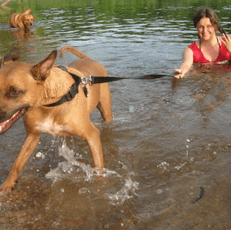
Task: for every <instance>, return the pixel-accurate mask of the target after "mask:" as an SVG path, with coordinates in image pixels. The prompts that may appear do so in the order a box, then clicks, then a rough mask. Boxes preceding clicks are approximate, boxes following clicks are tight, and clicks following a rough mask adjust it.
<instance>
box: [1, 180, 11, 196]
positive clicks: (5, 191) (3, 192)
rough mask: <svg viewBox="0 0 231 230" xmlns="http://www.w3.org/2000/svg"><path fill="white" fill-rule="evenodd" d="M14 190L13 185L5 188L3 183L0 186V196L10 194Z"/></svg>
mask: <svg viewBox="0 0 231 230" xmlns="http://www.w3.org/2000/svg"><path fill="white" fill-rule="evenodd" d="M13 189H14V185H8V186H6V185H5V184H4V183H3V184H2V185H1V186H0V196H4V195H6V194H8V193H10V192H11V191H12V190H13Z"/></svg>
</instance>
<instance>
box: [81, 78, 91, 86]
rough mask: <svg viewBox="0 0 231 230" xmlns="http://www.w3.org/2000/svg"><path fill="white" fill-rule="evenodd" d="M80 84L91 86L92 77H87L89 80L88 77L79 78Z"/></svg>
mask: <svg viewBox="0 0 231 230" xmlns="http://www.w3.org/2000/svg"><path fill="white" fill-rule="evenodd" d="M80 84H82V85H85V86H86V85H88V84H89V85H92V76H89V78H88V77H81V82H80Z"/></svg>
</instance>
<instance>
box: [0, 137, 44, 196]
mask: <svg viewBox="0 0 231 230" xmlns="http://www.w3.org/2000/svg"><path fill="white" fill-rule="evenodd" d="M39 138H40V135H39V134H36V135H35V134H31V133H29V134H27V138H26V140H25V142H24V144H23V146H22V148H21V151H20V153H19V155H18V157H17V159H16V161H15V162H14V164H13V166H12V168H11V170H10V172H9V175H8V177H7V178H6V180H5V182H4V183H3V184H2V185H1V186H0V195H3V194H6V193H8V192H10V191H11V190H12V189H13V187H14V185H15V182H16V180H17V179H18V176H19V174H20V172H21V171H22V168H23V167H24V165H25V164H26V162H27V160H28V158H29V157H30V156H31V154H32V153H33V151H34V150H35V148H36V147H37V145H38V142H39Z"/></svg>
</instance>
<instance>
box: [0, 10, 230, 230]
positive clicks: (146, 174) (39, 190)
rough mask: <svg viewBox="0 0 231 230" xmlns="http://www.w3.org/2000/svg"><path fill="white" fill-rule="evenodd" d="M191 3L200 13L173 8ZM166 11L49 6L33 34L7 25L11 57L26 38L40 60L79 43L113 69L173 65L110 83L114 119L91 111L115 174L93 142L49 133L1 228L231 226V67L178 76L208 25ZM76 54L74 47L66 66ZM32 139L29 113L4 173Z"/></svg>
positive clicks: (31, 55)
mask: <svg viewBox="0 0 231 230" xmlns="http://www.w3.org/2000/svg"><path fill="white" fill-rule="evenodd" d="M228 9H229V8H224V9H222V10H223V11H224V12H226V13H227V10H228ZM186 10H192V12H194V11H195V9H194V8H192V9H189V8H187V9H186V8H180V7H179V8H176V7H172V8H169V9H168V12H171V11H173V12H175V11H178V12H179V14H182V15H183V12H184V11H186ZM162 11H163V9H162V8H156V9H153V10H152V11H150V9H149V10H148V9H145V8H144V9H143V13H140V14H139V15H137V17H135V18H131V17H127V18H126V17H119V14H118V15H114V16H113V15H112V16H111V17H109V16H108V15H106V14H103V13H99V12H97V10H94V9H93V8H91V7H89V8H86V9H81V8H79V9H76V10H73V9H49V10H41V11H40V12H39V13H40V15H41V17H42V19H41V20H39V21H36V23H35V25H34V27H33V33H34V36H31V37H29V38H22V37H20V35H19V34H17V32H18V31H17V30H14V29H11V30H10V29H8V27H7V26H6V25H1V40H2V38H4V39H5V40H4V41H5V42H3V43H2V45H1V47H0V52H1V54H3V53H5V52H6V51H8V50H9V49H10V48H12V47H15V46H16V47H20V48H21V50H22V61H26V62H38V61H40V60H42V59H43V58H45V57H46V56H47V55H48V54H49V53H50V52H51V51H52V50H54V49H58V50H60V48H61V47H63V46H65V45H70V46H74V47H76V48H78V49H79V50H81V51H83V52H85V53H86V54H87V55H88V56H90V57H91V58H93V59H95V60H97V61H99V62H101V63H102V64H104V65H105V66H106V68H107V70H108V74H109V75H110V76H120V77H138V76H143V75H146V74H154V73H157V74H166V76H165V77H163V78H160V79H156V80H121V81H118V82H113V83H110V88H111V93H112V104H113V114H114V119H113V121H111V122H108V123H104V122H103V121H102V119H101V118H100V115H99V113H98V112H97V111H95V112H94V113H93V114H92V116H91V117H92V120H93V122H94V123H95V124H96V126H97V127H98V128H99V130H100V131H101V136H102V143H103V149H104V156H105V169H104V172H103V177H99V176H97V170H95V169H94V168H93V167H92V166H93V162H92V158H91V155H90V153H89V149H88V147H87V145H86V142H85V141H84V140H81V139H79V138H76V137H69V138H57V137H52V136H50V135H47V134H44V135H42V138H41V142H40V144H39V146H38V148H37V149H36V151H35V152H34V154H33V156H32V157H31V158H30V160H29V161H28V163H27V165H26V166H25V168H24V170H23V172H22V174H21V176H20V179H19V181H18V184H17V186H16V189H15V190H14V191H13V193H11V194H10V195H8V196H7V197H5V198H2V200H1V202H0V210H1V211H0V226H1V229H17V230H18V229H59V230H61V229H68V230H70V229H90V230H92V229H131V230H134V229H158V230H167V229H169V230H170V229H171V230H172V229H177V230H186V229H197V230H199V229H200V230H201V229H206V230H207V229H222V230H223V229H230V228H231V219H230V213H231V208H230V207H231V206H230V202H231V195H230V194H231V193H230V190H231V183H230V173H231V170H230V161H231V154H230V153H231V140H230V138H231V131H230V116H231V87H230V86H231V80H230V77H231V73H229V67H227V66H226V67H225V66H222V67H221V66H216V67H210V66H209V67H204V68H198V69H195V70H193V71H192V73H191V74H190V75H189V76H187V77H186V78H184V79H182V80H174V79H173V78H172V77H171V74H172V70H173V69H174V68H175V67H178V66H179V65H180V62H181V53H182V51H183V49H184V48H185V47H186V46H187V45H188V44H190V43H191V42H192V41H193V40H195V39H196V32H195V29H194V28H193V27H192V25H191V21H190V20H189V19H188V18H184V16H182V17H181V20H179V19H175V18H172V17H171V16H169V15H165V16H163V12H162ZM221 21H222V22H223V24H224V26H225V25H226V24H225V23H226V22H227V21H228V19H227V18H221ZM75 58H76V57H75V56H74V55H72V54H70V53H66V54H65V56H64V58H58V59H57V63H61V64H63V65H67V64H68V63H70V62H71V61H73V60H75ZM24 138H25V130H24V127H23V122H22V120H20V121H18V123H16V124H15V125H14V127H13V128H12V129H11V130H9V131H8V132H7V133H5V134H4V135H2V136H1V140H0V143H1V161H0V179H1V181H4V179H5V178H6V176H7V174H8V172H9V170H10V167H11V165H12V164H13V162H14V160H15V158H16V156H17V154H18V152H19V149H20V147H21V144H22V142H23V140H24Z"/></svg>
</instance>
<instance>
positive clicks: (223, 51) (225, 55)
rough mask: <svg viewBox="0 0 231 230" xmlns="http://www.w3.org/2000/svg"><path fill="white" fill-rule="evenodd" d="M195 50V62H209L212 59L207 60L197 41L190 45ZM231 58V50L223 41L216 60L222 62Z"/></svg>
mask: <svg viewBox="0 0 231 230" xmlns="http://www.w3.org/2000/svg"><path fill="white" fill-rule="evenodd" d="M188 47H189V48H190V49H191V50H192V51H193V63H209V62H210V61H209V60H207V59H206V58H205V57H204V55H203V53H202V52H201V50H200V49H199V47H198V46H197V45H196V42H194V43H192V44H191V45H190V46H188ZM230 58H231V54H230V52H229V51H228V50H227V48H226V47H225V45H224V43H223V42H222V43H221V47H220V50H219V54H218V57H217V59H216V60H215V61H212V62H213V63H214V62H221V61H225V60H229V59H230Z"/></svg>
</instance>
